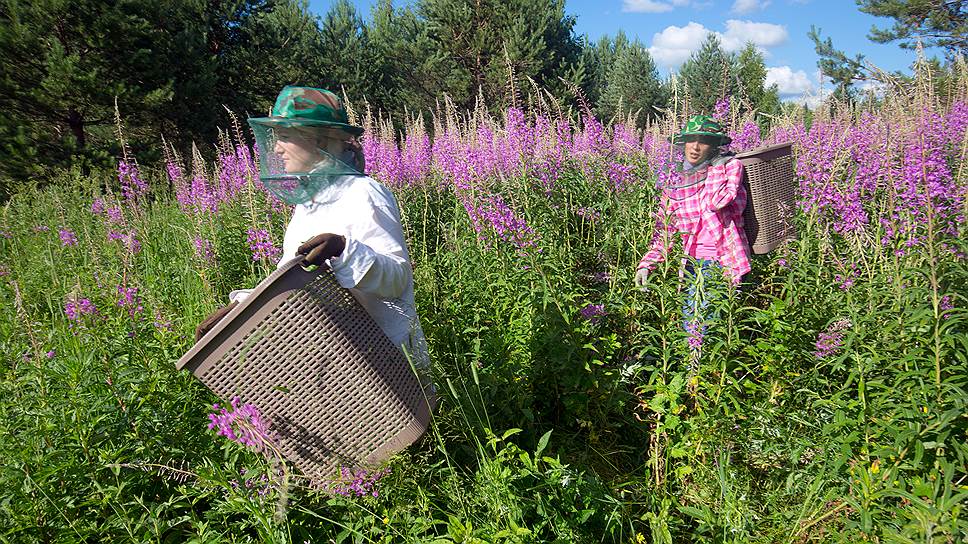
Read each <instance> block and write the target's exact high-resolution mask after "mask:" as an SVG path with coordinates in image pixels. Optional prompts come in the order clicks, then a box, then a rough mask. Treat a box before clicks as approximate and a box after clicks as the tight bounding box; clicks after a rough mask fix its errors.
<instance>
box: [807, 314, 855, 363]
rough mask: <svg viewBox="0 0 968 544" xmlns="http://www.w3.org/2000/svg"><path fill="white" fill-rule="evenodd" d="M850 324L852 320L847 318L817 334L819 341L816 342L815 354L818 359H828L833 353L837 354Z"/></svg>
mask: <svg viewBox="0 0 968 544" xmlns="http://www.w3.org/2000/svg"><path fill="white" fill-rule="evenodd" d="M850 326H851V323H850V320H849V319H846V318H845V319H840V320H837V321H835V322H834V323H831V324H830V326H829V327H827V330H825V331H823V332H821V333H820V334H818V335H817V341H816V343H815V344H814V352H813V356H814V357H816V358H817V359H827V358H829V357H831V356H833V355H836V354H837V352H838V351H840V348H841V347H842V342H843V339H844V331H846V330H847V329H849V328H850Z"/></svg>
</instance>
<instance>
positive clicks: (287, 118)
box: [249, 86, 363, 136]
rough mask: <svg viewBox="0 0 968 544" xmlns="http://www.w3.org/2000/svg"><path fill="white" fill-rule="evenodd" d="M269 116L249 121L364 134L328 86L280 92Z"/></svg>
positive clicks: (295, 88) (289, 87)
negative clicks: (329, 128) (351, 122)
mask: <svg viewBox="0 0 968 544" xmlns="http://www.w3.org/2000/svg"><path fill="white" fill-rule="evenodd" d="M269 115H270V116H269V117H255V118H250V119H249V123H250V124H252V125H270V126H284V127H299V126H302V127H332V128H337V129H340V130H344V131H346V132H348V133H350V134H352V135H354V136H359V135H360V134H363V128H362V127H358V126H354V125H351V124H349V118H348V117H347V115H346V108H344V107H343V102H342V101H341V100H340V99H339V97H338V96H336V95H335V94H333V93H331V92H329V91H327V90H325V89H316V88H314V87H294V86H287V87H285V88H283V89H282V91H281V92H280V93H279V96H278V97H277V98H276V103H275V105H274V106H272V112H271V113H270V114H269Z"/></svg>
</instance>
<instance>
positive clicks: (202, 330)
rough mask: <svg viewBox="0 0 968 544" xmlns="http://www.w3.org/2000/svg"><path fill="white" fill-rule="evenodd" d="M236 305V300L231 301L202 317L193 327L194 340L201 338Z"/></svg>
mask: <svg viewBox="0 0 968 544" xmlns="http://www.w3.org/2000/svg"><path fill="white" fill-rule="evenodd" d="M238 305H239V303H238V302H233V303H231V304H229V305H228V306H222V307H221V308H219V309H218V310H215V311H214V312H212V313H210V314H208V317H206V318H205V319H203V320H202V322H201V323H199V324H198V327H196V328H195V341H196V342H198V341H199V340H201V339H202V337H203V336H205V334H206V333H207V332H208V331H210V330H212V327H214V326H215V324H216V323H218V322H219V321H221V320H222V318H223V317H225V316H226V315H227V314H228V313H229V312H231V311H232V309H233V308H235V307H236V306H238Z"/></svg>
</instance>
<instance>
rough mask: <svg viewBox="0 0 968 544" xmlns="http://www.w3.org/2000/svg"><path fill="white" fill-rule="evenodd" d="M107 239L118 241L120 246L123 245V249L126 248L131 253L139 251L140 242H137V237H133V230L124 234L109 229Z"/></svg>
mask: <svg viewBox="0 0 968 544" xmlns="http://www.w3.org/2000/svg"><path fill="white" fill-rule="evenodd" d="M108 240H114V241H116V242H118V243H120V244H121V245H122V246H124V247H125V249H127V250H128V253H130V254H132V255H134V254H136V253H138V252H139V251H141V242H139V241H138V239H137V238H135V232H134V231H132V232H129V233H126V234H125V233H121V232H116V231H109V232H108Z"/></svg>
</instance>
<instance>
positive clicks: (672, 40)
mask: <svg viewBox="0 0 968 544" xmlns="http://www.w3.org/2000/svg"><path fill="white" fill-rule="evenodd" d="M709 33H713V34H716V36H718V37H719V39H720V41H722V43H723V49H725V50H726V51H739V50H740V49H742V48H743V46H744V45H746V43H747V42H753V44H754V45H755V46H756V47H757V49H759V50H760V52H761V53H763V54H764V55H768V54H769V52H768V51H767V49H768V48H770V47H775V46H777V45H781V44H783V43H785V42H786V41H787V39H788V38H789V34H788V33H787V30H786V27H784V26H781V25H774V24H770V23H754V22H752V21H738V20H736V19H730V20H728V21H726V32H725V33H720V32H713V31H712V30H709V29H708V28H706V27H704V26H703V25H701V24H699V23H696V22H693V21H690V22H689V24H687V25H686V26H682V27H679V26H668V27H666V28H665V29H664V30H663V31H662V32H657V33H656V34H654V35H653V36H652V45H651V46H650V47H649V54H650V55H652V58H653V59H655V62H656V63H657V64H659V65H660V66H665V67H667V68H676V67H678V66H679V65H680V64H682V63H683V62H685V60H686V59H688V58H689V55H691V54H692V53H693V52H694V51H696V50H697V49H699V46H700V45H701V44H702V41H703V40H704V39H705V38H706V35H707V34H709Z"/></svg>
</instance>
